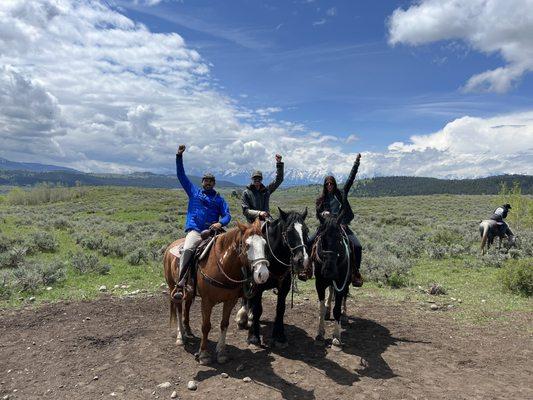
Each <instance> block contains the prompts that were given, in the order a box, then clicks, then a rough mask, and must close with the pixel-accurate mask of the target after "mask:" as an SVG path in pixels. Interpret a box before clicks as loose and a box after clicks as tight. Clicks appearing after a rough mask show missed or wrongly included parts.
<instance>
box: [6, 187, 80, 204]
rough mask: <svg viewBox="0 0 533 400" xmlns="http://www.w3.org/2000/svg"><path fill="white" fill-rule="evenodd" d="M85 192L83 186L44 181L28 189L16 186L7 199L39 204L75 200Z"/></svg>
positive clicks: (17, 202) (10, 202)
mask: <svg viewBox="0 0 533 400" xmlns="http://www.w3.org/2000/svg"><path fill="white" fill-rule="evenodd" d="M85 193H86V189H85V188H83V187H73V188H68V187H62V186H52V185H49V184H47V183H43V184H39V185H37V186H35V187H34V188H32V189H30V190H27V191H24V190H22V189H20V188H14V189H12V190H11V191H10V192H9V193H8V194H7V196H6V201H7V203H8V204H12V205H37V204H44V203H55V202H58V201H65V200H73V199H76V198H79V197H82V196H84V195H85Z"/></svg>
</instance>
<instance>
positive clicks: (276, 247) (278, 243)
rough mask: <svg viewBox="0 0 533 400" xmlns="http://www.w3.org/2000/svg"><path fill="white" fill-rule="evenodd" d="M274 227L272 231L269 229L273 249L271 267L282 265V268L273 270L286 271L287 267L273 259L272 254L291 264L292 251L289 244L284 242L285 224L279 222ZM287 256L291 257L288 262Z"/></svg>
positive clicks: (271, 251) (269, 238) (269, 240)
mask: <svg viewBox="0 0 533 400" xmlns="http://www.w3.org/2000/svg"><path fill="white" fill-rule="evenodd" d="M272 225H274V226H273V227H272V229H269V231H268V242H269V243H270V247H271V249H269V250H270V251H269V253H270V255H271V257H269V258H270V259H269V261H270V265H271V267H273V266H275V265H281V268H273V269H277V270H285V269H287V268H288V267H287V266H286V265H282V264H279V263H278V262H277V260H276V259H275V258H274V257H273V255H272V253H274V254H275V255H276V257H277V258H278V259H280V260H281V261H283V262H287V263H289V264H290V252H291V250H290V249H289V247H288V246H287V244H286V243H285V242H284V241H283V237H282V234H283V224H282V223H281V221H280V220H277V221H276V222H274V223H273V224H272ZM287 254H288V255H289V259H288V260H287V261H286V258H287Z"/></svg>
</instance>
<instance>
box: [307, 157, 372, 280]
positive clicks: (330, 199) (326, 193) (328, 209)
mask: <svg viewBox="0 0 533 400" xmlns="http://www.w3.org/2000/svg"><path fill="white" fill-rule="evenodd" d="M360 160H361V154H358V155H357V157H356V159H355V162H354V164H353V167H352V170H351V171H350V175H349V176H348V179H347V180H346V183H345V184H344V187H343V190H342V192H341V191H340V190H339V189H338V188H337V181H336V180H335V177H333V176H331V175H330V176H326V177H325V178H324V186H323V188H322V194H321V195H320V197H318V198H317V199H316V216H317V218H318V219H321V218H324V217H326V216H328V215H333V216H337V215H339V214H341V213H342V214H343V216H342V221H341V225H342V227H343V229H344V231H345V232H346V235H347V236H348V239H349V240H350V242H351V243H352V245H353V247H354V251H355V253H354V255H353V256H354V258H355V260H354V261H355V262H354V264H355V265H354V268H353V270H352V284H353V285H354V286H362V285H363V279H362V277H361V274H360V272H359V270H360V268H361V258H362V246H361V243H360V242H359V239H357V237H356V236H355V234H354V233H353V232H352V230H351V229H350V228H349V226H348V225H349V224H350V222H352V220H353V219H354V213H353V211H352V207H351V206H350V202H349V201H348V194H349V192H350V189H351V187H352V185H353V182H354V180H355V175H356V174H357V170H358V169H359V163H360ZM317 233H318V231H317V232H316V233H315V234H314V235H312V236H311V237H310V238H309V246H310V247H311V246H312V245H313V242H314V240H315V238H316V236H317ZM306 274H307V277H310V275H311V271H309V270H308V271H306Z"/></svg>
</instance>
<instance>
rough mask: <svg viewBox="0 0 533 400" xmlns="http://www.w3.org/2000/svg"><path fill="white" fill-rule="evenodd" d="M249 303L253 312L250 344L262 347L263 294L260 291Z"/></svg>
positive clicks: (249, 331)
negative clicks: (260, 321)
mask: <svg viewBox="0 0 533 400" xmlns="http://www.w3.org/2000/svg"><path fill="white" fill-rule="evenodd" d="M249 302H250V309H251V311H252V318H251V322H252V325H251V326H250V328H249V330H248V344H253V345H255V346H260V345H261V338H260V325H259V320H260V319H261V314H263V304H262V302H263V292H262V291H261V290H258V291H257V293H256V294H255V295H254V296H253V297H252V298H251V299H250V300H249Z"/></svg>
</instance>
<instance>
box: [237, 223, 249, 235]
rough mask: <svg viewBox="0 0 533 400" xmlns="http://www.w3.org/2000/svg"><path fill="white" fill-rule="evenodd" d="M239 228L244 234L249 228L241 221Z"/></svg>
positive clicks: (238, 224)
mask: <svg viewBox="0 0 533 400" xmlns="http://www.w3.org/2000/svg"><path fill="white" fill-rule="evenodd" d="M237 228H239V229H240V231H241V232H242V233H244V232H246V229H247V228H248V227H247V226H246V225H245V224H243V223H242V222H240V221H237Z"/></svg>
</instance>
